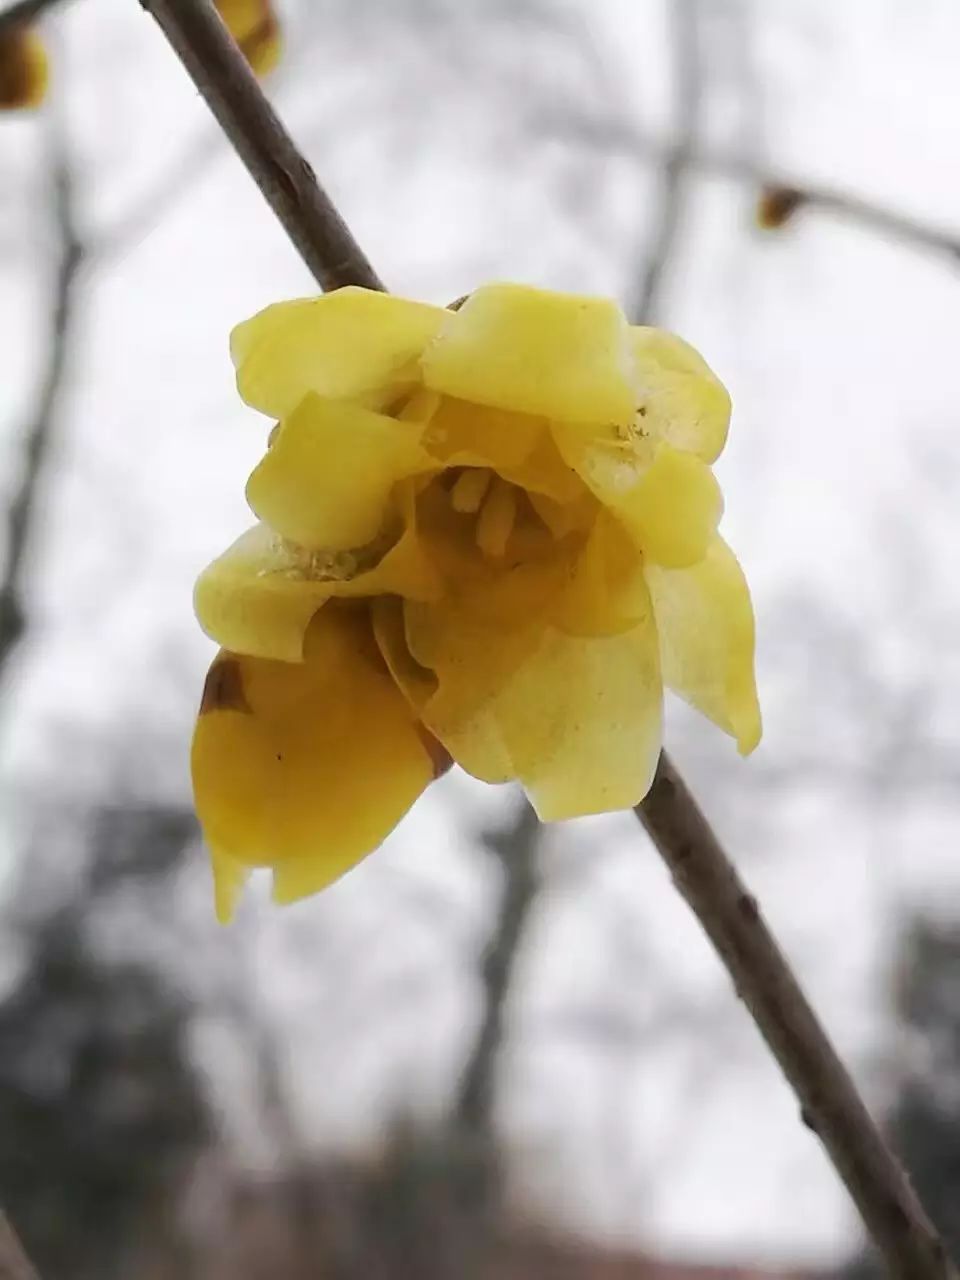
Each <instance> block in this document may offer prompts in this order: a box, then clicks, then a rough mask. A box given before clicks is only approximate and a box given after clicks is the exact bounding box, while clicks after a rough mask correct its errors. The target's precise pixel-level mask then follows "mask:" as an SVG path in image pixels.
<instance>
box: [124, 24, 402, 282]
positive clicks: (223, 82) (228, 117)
mask: <svg viewBox="0 0 960 1280" xmlns="http://www.w3.org/2000/svg"><path fill="white" fill-rule="evenodd" d="M140 3H141V5H142V6H143V8H144V9H146V10H147V12H148V13H150V14H152V15H153V17H154V18H155V19H156V21H157V23H158V25H159V26H160V27H161V29H162V30H163V33H164V35H165V36H166V37H167V39H168V40H169V41H170V44H171V45H172V46H173V49H174V51H175V52H176V54H177V55H178V57H179V58H180V60H181V61H182V62H183V65H184V66H185V67H186V69H187V71H188V72H189V73H190V76H191V77H192V79H193V81H194V84H196V85H197V86H198V87H199V88H200V92H201V94H202V95H203V97H204V98H205V99H206V102H207V105H208V106H209V108H210V110H211V111H212V112H213V114H214V115H215V116H216V118H217V120H218V121H219V122H220V126H221V128H222V129H223V131H224V133H225V134H226V135H227V137H228V138H229V139H230V141H231V142H232V143H233V146H234V149H235V150H236V152H237V155H239V157H240V159H241V160H242V161H243V163H244V164H245V165H246V166H247V169H248V170H249V171H250V175H251V177H252V178H253V180H254V182H255V183H256V184H257V186H258V187H259V188H260V190H261V191H262V192H263V194H264V196H265V197H266V199H267V201H268V202H269V204H270V207H271V208H272V209H273V211H274V213H275V214H276V215H277V217H278V218H279V220H280V223H281V225H282V226H283V228H284V230H285V231H286V233H287V235H288V236H289V237H290V239H291V240H292V242H293V244H294V246H295V248H296V250H297V252H298V253H299V254H300V256H301V258H302V259H303V260H304V262H305V263H306V265H307V266H308V267H309V269H310V271H311V272H312V273H313V275H314V277H315V279H316V281H317V283H318V284H319V285H320V287H321V288H322V289H337V288H339V287H340V286H342V285H347V284H359V285H364V286H365V287H366V288H367V289H383V287H384V285H383V282H382V281H381V279H380V277H379V276H378V275H377V273H376V272H375V271H374V269H373V267H372V266H371V265H370V263H369V262H368V261H367V258H366V255H365V254H364V252H363V250H362V249H361V248H360V246H359V245H358V244H357V242H356V240H354V238H353V236H352V235H351V234H350V231H349V229H348V227H347V225H346V223H345V222H344V221H343V219H342V218H341V217H340V213H339V211H338V210H337V208H336V206H335V205H334V203H333V201H332V200H331V199H330V197H329V196H328V195H327V193H326V192H325V191H324V189H323V188H322V187H321V186H320V184H319V183H318V182H317V179H316V175H315V174H314V172H313V170H312V169H311V168H310V165H309V164H308V163H307V161H306V160H305V159H304V158H303V156H302V155H301V154H300V152H299V151H298V150H297V147H296V145H295V144H294V142H293V140H292V139H291V137H290V135H289V134H288V133H287V131H286V129H285V128H284V127H283V125H282V124H281V122H280V119H279V117H278V116H277V114H276V112H275V111H274V110H273V107H272V106H271V105H270V103H269V101H268V100H267V98H266V96H265V95H264V93H263V91H262V89H261V88H260V85H259V83H258V82H257V78H256V76H255V75H254V73H253V72H252V71H251V70H250V67H249V66H248V65H247V62H246V59H245V58H244V57H243V56H242V55H241V54H240V52H239V50H238V48H237V46H236V44H235V43H234V41H233V39H232V37H231V36H230V33H229V32H228V31H227V28H226V27H225V26H224V24H223V22H222V21H221V19H220V17H219V16H218V15H217V13H216V11H215V10H214V8H213V6H212V4H210V3H209V0H140Z"/></svg>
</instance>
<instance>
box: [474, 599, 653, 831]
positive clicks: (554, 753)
mask: <svg viewBox="0 0 960 1280" xmlns="http://www.w3.org/2000/svg"><path fill="white" fill-rule="evenodd" d="M662 702H663V696H662V687H661V682H660V663H659V656H658V651H657V636H656V628H655V625H654V622H653V613H652V610H649V611H648V614H647V616H646V618H644V619H643V620H642V621H641V622H639V623H638V624H637V626H635V627H634V628H632V629H631V630H629V631H625V632H621V633H620V634H618V635H608V636H592V637H582V636H571V635H567V634H564V633H563V632H561V631H558V630H556V629H554V628H547V629H545V630H544V631H542V632H541V635H540V644H539V646H538V647H537V650H536V652H534V653H533V654H531V655H530V657H528V658H527V659H526V661H525V662H523V664H522V665H521V666H520V667H518V669H517V671H516V673H515V675H514V676H513V678H512V679H511V680H510V681H509V682H508V684H507V685H506V686H505V687H504V689H503V690H502V692H501V693H500V695H499V697H498V698H497V701H496V709H495V719H496V723H497V725H498V727H499V729H500V732H501V734H502V737H503V741H504V744H505V747H506V750H507V752H508V753H509V755H510V758H511V760H512V762H513V765H514V768H515V771H516V776H517V777H518V778H519V779H520V781H521V782H522V783H523V785H524V788H525V790H526V792H527V794H528V795H529V797H530V800H531V802H532V803H533V805H534V807H535V808H536V810H537V813H538V814H539V815H540V817H541V818H542V819H543V820H544V821H554V820H558V819H561V818H575V817H578V816H580V815H583V814H588V813H606V812H610V811H613V810H616V809H625V808H628V807H630V806H632V805H635V804H637V803H638V802H639V801H640V800H641V799H642V798H643V797H644V796H645V795H646V793H647V791H648V790H649V787H650V783H651V781H652V779H653V773H654V769H655V768H656V763H657V757H658V755H659V751H660V741H661V717H662ZM453 754H454V756H456V752H455V751H454V753H453Z"/></svg>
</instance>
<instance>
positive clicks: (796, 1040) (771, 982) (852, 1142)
mask: <svg viewBox="0 0 960 1280" xmlns="http://www.w3.org/2000/svg"><path fill="white" fill-rule="evenodd" d="M636 812H637V816H638V817H639V819H640V821H641V822H642V823H643V825H644V827H645V828H646V830H647V832H648V834H649V835H650V837H651V839H652V840H653V843H654V844H655V845H656V847H657V849H658V850H659V852H660V855H661V857H662V858H663V860H664V862H665V863H666V864H667V867H668V869H669V871H670V874H671V876H672V877H673V882H674V884H675V885H676V886H677V888H678V889H679V891H680V893H681V894H682V896H683V897H684V899H685V900H686V902H687V903H688V905H689V906H690V907H691V909H692V910H693V912H694V913H695V914H696V916H697V919H698V920H699V921H700V923H701V925H702V926H703V928H704V930H705V932H706V933H707V936H708V937H709V938H710V941H711V942H712V943H713V946H714V948H715V949H716V952H717V954H718V955H719V956H720V959H721V960H722V961H723V963H724V965H725V966H726V968H727V970H728V972H729V974H730V977H731V978H732V979H733V983H734V986H735V987H736V989H737V992H738V994H739V996H740V998H741V1000H743V1002H744V1004H745V1005H746V1006H747V1008H748V1009H749V1011H750V1014H751V1016H752V1017H753V1020H754V1022H755V1023H756V1024H757V1027H758V1028H759V1030H760V1034H761V1035H762V1036H763V1038H764V1040H765V1041H766V1042H767V1045H768V1046H769V1048H770V1050H771V1052H772V1053H773V1055H774V1057H775V1058H776V1060H777V1062H778V1063H779V1064H780V1068H781V1070H782V1071H783V1073H784V1075H785V1076H786V1078H787V1080H788V1081H789V1082H790V1084H791V1085H792V1087H793V1090H794V1092H795V1093H796V1095H797V1099H798V1101H799V1103H800V1117H801V1119H802V1120H803V1123H804V1124H805V1125H807V1127H808V1128H810V1129H812V1130H813V1132H814V1133H816V1134H817V1136H818V1137H819V1138H820V1140H821V1142H822V1143H823V1145H824V1148H825V1149H826V1152H827V1154H828V1156H829V1157H830V1159H831V1161H832V1162H833V1164H834V1166H835V1168H836V1170H837V1172H838V1173H839V1174H840V1177H841V1178H842V1179H843V1181H844V1183H845V1184H846V1187H847V1190H848V1191H849V1192H850V1195H851V1196H852V1198H853V1200H854V1203H855V1204H856V1206H857V1208H858V1209H859V1210H860V1215H861V1217H862V1218H863V1221H864V1225H865V1226H866V1228H867V1230H868V1232H869V1233H870V1235H871V1237H872V1238H873V1240H874V1242H875V1244H876V1246H877V1248H878V1249H879V1250H880V1252H881V1254H882V1255H883V1258H884V1260H885V1261H886V1264H887V1266H888V1268H889V1269H890V1274H891V1275H892V1276H896V1277H897V1278H898V1280H947V1278H949V1277H954V1276H955V1275H956V1273H955V1271H954V1269H953V1267H952V1266H951V1263H950V1261H949V1259H948V1258H947V1255H946V1252H945V1250H944V1247H943V1244H942V1242H941V1240H940V1238H939V1237H938V1235H937V1233H936V1232H935V1231H934V1229H933V1227H932V1226H931V1225H930V1222H929V1221H928V1220H927V1216H926V1214H925V1213H924V1210H923V1207H922V1206H921V1204H920V1202H919V1200H918V1199H917V1197H916V1195H915V1194H914V1192H913V1189H912V1187H911V1186H910V1183H909V1181H908V1180H907V1177H906V1175H905V1173H904V1172H903V1170H902V1169H901V1168H900V1166H899V1164H898V1162H897V1160H896V1157H895V1156H894V1155H893V1153H892V1152H891V1151H890V1149H889V1147H887V1145H886V1143H885V1142H884V1140H883V1138H882V1137H881V1135H880V1132H879V1130H878V1129H877V1127H876V1126H875V1125H874V1123H873V1120H872V1119H871V1118H870V1115H869V1114H868V1112H867V1110H866V1108H865V1106H864V1104H863V1101H862V1100H861V1098H860V1096H859V1094H858V1093H857V1090H856V1087H855V1085H854V1083H853V1081H852V1080H851V1078H850V1076H849V1074H848V1073H847V1070H846V1068H845V1067H844V1065H843V1063H842V1062H841V1061H840V1058H839V1057H838V1056H837V1053H836V1050H835V1049H834V1048H833V1045H832V1044H831V1043H830V1041H829V1039H828V1038H827V1035H826V1032H825V1031H824V1029H823V1027H822V1026H821V1025H820V1023H819V1021H818V1019H817V1016H816V1014H815V1013H814V1012H813V1009H812V1008H811V1007H810V1004H809V1002H808V1001H807V998H806V996H805V995H804V994H803V991H802V990H801V988H800V985H799V983H798V982H797V980H796V978H795V977H794V976H793V973H792V971H791V968H790V964H789V962H788V961H787V959H786V957H785V956H784V954H783V952H782V951H781V950H780V948H779V947H778V946H777V943H776V941H775V940H774V937H773V935H772V934H771V932H770V930H769V929H768V927H767V925H766V924H765V923H764V920H763V917H762V915H761V913H760V908H759V906H758V905H757V900H756V898H754V897H753V896H752V894H750V893H749V892H748V890H747V889H746V888H745V886H744V884H743V882H742V881H741V880H740V878H739V876H738V875H737V872H736V870H735V869H734V867H733V864H732V863H731V862H730V860H729V858H728V857H727V855H726V854H725V853H724V851H723V849H722V847H721V845H720V842H719V841H718V840H717V837H716V836H715V835H714V832H713V830H712V828H711V827H710V824H709V823H708V822H707V820H706V818H705V817H704V816H703V814H702V812H701V811H700V808H699V806H698V805H697V803H696V801H695V800H694V798H693V796H692V795H691V794H690V792H689V791H688V790H687V787H686V785H685V784H684V782H683V779H682V778H681V777H680V775H679V774H678V773H677V770H676V768H675V766H674V764H673V762H672V761H671V760H670V758H669V757H668V755H667V754H666V752H664V753H663V755H662V756H661V757H660V764H659V766H658V768H657V774H656V777H655V778H654V782H653V786H652V788H651V789H650V793H649V795H648V796H647V798H646V799H645V800H644V801H643V803H642V804H640V805H638V806H637V810H636Z"/></svg>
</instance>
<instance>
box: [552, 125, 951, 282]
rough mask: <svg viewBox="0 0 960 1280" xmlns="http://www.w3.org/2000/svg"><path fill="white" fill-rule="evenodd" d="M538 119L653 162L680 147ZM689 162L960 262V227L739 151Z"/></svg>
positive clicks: (556, 133)
mask: <svg viewBox="0 0 960 1280" xmlns="http://www.w3.org/2000/svg"><path fill="white" fill-rule="evenodd" d="M533 123H535V124H536V123H539V124H540V126H541V127H542V128H543V130H544V132H545V133H546V134H547V135H549V136H551V137H562V138H563V139H564V140H565V141H567V142H570V141H571V139H576V140H577V141H578V142H580V143H583V144H585V145H587V146H590V147H595V148H597V149H598V150H603V151H604V152H606V153H607V154H608V155H621V156H628V157H629V156H633V157H634V158H637V159H641V160H643V161H644V162H645V163H648V164H656V165H663V166H666V165H667V164H668V163H669V161H670V157H671V154H672V152H673V149H674V148H673V146H670V145H668V144H664V143H663V142H662V141H660V140H659V139H658V138H656V137H654V136H653V135H651V134H650V133H648V132H646V131H645V130H643V129H640V128H637V127H634V126H633V125H629V124H624V123H623V122H622V121H619V120H607V119H602V120H595V121H593V120H583V119H577V118H575V117H574V116H572V115H561V116H556V117H553V118H551V119H550V120H546V121H545V120H540V121H539V122H538V121H536V120H534V121H533ZM687 164H688V167H689V169H690V170H691V171H693V172H696V173H698V174H701V175H703V176H706V177H713V178H721V179H724V180H726V181H730V182H737V183H742V184H744V185H746V186H750V187H754V188H755V189H756V191H757V192H758V194H759V193H760V192H762V191H773V192H782V193H784V194H786V195H789V196H790V197H791V198H792V211H793V212H798V211H801V210H803V209H804V208H810V209H819V210H820V211H821V212H823V213H828V214H834V215H835V216H837V217H839V218H842V219H844V220H845V221H848V222H853V223H856V224H857V225H859V226H860V227H862V228H863V229H864V230H866V231H871V232H873V233H874V234H876V235H879V236H882V237H884V238H885V239H888V240H894V241H898V242H900V243H902V244H905V245H908V246H909V247H910V248H913V249H919V250H923V251H927V252H930V253H936V254H941V255H945V256H946V257H948V258H950V259H951V260H952V262H953V264H954V265H955V266H958V265H960V231H951V230H949V229H947V228H945V227H938V226H933V225H931V224H930V223H926V222H922V221H920V220H919V219H917V218H911V217H910V216H909V215H907V214H905V213H901V212H900V211H899V210H896V209H890V208H888V207H887V206H886V205H883V204H877V203H876V202H875V201H872V200H866V199H864V198H863V197H862V196H858V195H855V194H854V193H852V192H849V191H843V190H841V189H840V188H838V187H832V186H822V185H820V184H818V183H809V182H805V181H804V180H803V179H802V178H799V177H798V176H797V175H796V174H791V173H786V172H784V171H782V170H779V169H776V168H773V167H771V166H768V165H762V164H758V163H757V161H756V160H753V159H752V158H751V157H749V156H746V155H741V154H739V153H738V152H735V151H719V150H717V151H715V150H704V149H701V148H699V147H698V148H694V150H693V151H692V152H691V153H690V154H689V156H688V158H687Z"/></svg>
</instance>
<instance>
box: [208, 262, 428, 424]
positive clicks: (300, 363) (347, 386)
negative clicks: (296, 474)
mask: <svg viewBox="0 0 960 1280" xmlns="http://www.w3.org/2000/svg"><path fill="white" fill-rule="evenodd" d="M447 315H448V312H446V311H445V310H444V309H443V308H442V307H431V306H428V305H427V304H426V303H423V302H409V301H407V300H406V299H405V298H397V297H394V296H393V295H391V294H386V293H376V292H374V291H372V290H370V289H360V288H355V287H353V286H349V287H347V288H344V289H336V290H334V291H333V292H332V293H327V294H324V295H323V296H322V297H319V298H300V299H296V300H294V301H292V302H278V303H276V304H274V305H273V306H271V307H267V308H266V309H265V310H263V311H261V312H259V313H258V314H257V315H255V316H253V317H252V319H250V320H246V321H245V322H244V323H243V324H240V325H237V327H236V328H235V329H234V331H233V333H232V334H231V335H230V353H231V355H232V357H233V363H234V364H235V365H236V369H237V387H238V388H239V391H240V394H241V395H242V396H243V398H244V400H246V402H247V404H249V405H252V406H253V408H254V409H260V410H262V412H264V413H268V414H271V415H272V416H273V417H275V418H284V417H286V416H287V415H288V414H290V413H292V412H293V410H294V409H295V408H296V407H297V405H298V404H299V403H300V401H301V400H302V399H303V397H304V396H305V395H307V393H308V392H310V391H314V392H316V393H317V395H321V396H326V397H328V398H329V399H342V398H348V397H349V398H361V397H363V398H366V397H373V403H375V404H377V405H378V407H379V406H380V405H381V404H382V401H383V399H384V397H387V396H389V395H390V394H392V393H393V392H394V391H396V390H398V389H400V388H402V387H403V386H404V385H412V384H413V383H415V381H416V378H417V372H416V368H415V366H413V365H412V364H411V362H412V361H414V360H415V359H416V357H417V356H419V354H420V353H421V351H422V350H423V348H424V346H425V345H426V344H427V342H429V340H430V339H431V338H432V337H433V336H434V334H435V333H436V332H437V330H438V329H439V328H440V325H441V324H442V323H443V321H444V320H445V318H446V317H447Z"/></svg>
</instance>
